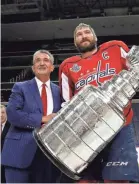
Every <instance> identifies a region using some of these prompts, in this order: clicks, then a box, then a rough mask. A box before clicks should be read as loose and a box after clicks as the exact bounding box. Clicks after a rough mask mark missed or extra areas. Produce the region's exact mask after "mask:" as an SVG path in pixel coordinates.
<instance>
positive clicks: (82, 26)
mask: <svg viewBox="0 0 139 184" xmlns="http://www.w3.org/2000/svg"><path fill="white" fill-rule="evenodd" d="M86 27H87V28H89V29H90V30H91V31H92V33H93V35H94V37H95V40H96V41H97V36H96V33H95V31H94V29H93V28H92V27H91V26H90V25H89V24H84V23H80V24H79V25H78V26H77V27H76V28H75V30H74V42H75V38H76V33H77V31H78V30H79V29H82V28H86Z"/></svg>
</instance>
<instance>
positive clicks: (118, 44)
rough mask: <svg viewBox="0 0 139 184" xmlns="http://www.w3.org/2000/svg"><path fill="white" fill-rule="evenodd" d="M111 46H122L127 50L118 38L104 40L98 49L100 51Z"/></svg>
mask: <svg viewBox="0 0 139 184" xmlns="http://www.w3.org/2000/svg"><path fill="white" fill-rule="evenodd" d="M113 46H118V47H122V48H123V49H124V50H125V51H126V52H128V51H129V48H128V46H127V45H126V44H125V43H124V42H123V41H119V40H111V41H108V42H105V43H103V44H102V45H100V47H99V49H100V51H102V50H105V49H107V48H109V47H113Z"/></svg>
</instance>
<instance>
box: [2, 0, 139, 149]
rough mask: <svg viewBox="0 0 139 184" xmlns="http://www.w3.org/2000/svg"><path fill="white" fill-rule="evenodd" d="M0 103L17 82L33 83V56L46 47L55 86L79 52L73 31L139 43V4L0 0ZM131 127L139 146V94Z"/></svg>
mask: <svg viewBox="0 0 139 184" xmlns="http://www.w3.org/2000/svg"><path fill="white" fill-rule="evenodd" d="M1 22H2V24H1V31H2V35H1V38H2V42H1V46H2V47H1V54H2V55H1V101H2V103H3V104H7V102H8V98H9V96H10V94H11V88H12V86H13V84H14V83H15V82H18V81H24V80H28V79H31V78H32V77H33V73H32V71H31V64H32V54H33V53H34V52H35V51H36V50H38V49H41V48H43V49H47V50H49V51H51V52H52V54H54V57H55V71H54V72H53V74H52V76H51V80H52V81H54V82H55V83H58V68H59V64H60V63H61V62H62V61H63V60H64V59H65V58H67V57H69V56H72V55H75V54H78V52H77V50H76V49H75V47H74V45H73V30H74V29H75V27H76V26H77V25H78V24H79V23H81V22H83V23H87V24H90V25H91V26H93V28H94V29H95V31H96V34H97V36H98V44H101V43H103V42H105V41H109V40H116V39H117V40H122V41H124V42H125V43H126V44H127V45H128V46H129V47H131V46H132V45H139V0H2V1H1ZM133 109H134V118H133V122H134V128H135V134H136V143H137V145H138V146H139V92H137V94H136V96H135V97H134V99H133Z"/></svg>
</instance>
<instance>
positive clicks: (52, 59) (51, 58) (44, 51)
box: [33, 49, 54, 64]
mask: <svg viewBox="0 0 139 184" xmlns="http://www.w3.org/2000/svg"><path fill="white" fill-rule="evenodd" d="M38 53H45V54H47V55H48V56H49V57H50V61H51V62H52V64H54V56H53V55H52V54H51V53H50V52H49V51H48V50H44V49H41V50H37V51H36V52H35V53H34V54H33V64H34V58H35V56H36V55H37V54H38Z"/></svg>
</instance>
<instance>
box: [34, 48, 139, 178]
mask: <svg viewBox="0 0 139 184" xmlns="http://www.w3.org/2000/svg"><path fill="white" fill-rule="evenodd" d="M127 61H128V65H129V70H122V71H121V72H120V73H119V74H117V75H115V76H114V77H113V78H112V79H111V80H110V81H107V82H105V83H103V85H102V86H101V87H94V86H91V85H87V86H85V87H84V88H83V89H82V90H81V91H80V92H79V93H78V94H76V95H75V96H74V97H73V98H72V99H71V101H70V102H69V103H67V104H66V105H65V106H64V107H63V108H62V109H61V110H60V111H59V112H58V113H57V115H56V116H55V117H54V118H53V119H52V120H51V121H50V122H49V123H48V124H46V125H45V126H43V127H42V128H40V129H35V131H34V137H35V140H36V142H37V144H38V145H39V147H40V148H41V149H42V151H43V152H44V154H45V155H46V156H47V157H48V158H49V159H50V160H51V161H52V162H53V163H54V164H55V165H56V166H57V167H58V168H59V169H60V170H61V171H62V172H63V173H65V174H66V175H67V176H69V177H70V178H73V179H75V180H78V179H80V175H81V173H82V171H83V170H84V169H86V168H87V167H88V165H89V164H90V163H91V162H92V161H93V159H94V158H95V157H96V156H97V155H98V154H99V153H100V152H101V151H102V150H103V149H104V147H105V146H106V145H107V144H108V143H109V142H110V141H111V140H112V139H113V138H114V137H115V135H116V134H117V133H118V132H119V131H120V130H121V128H122V127H123V125H124V123H125V119H124V115H123V109H124V108H125V107H126V106H128V104H129V102H130V100H131V99H132V98H133V96H134V95H135V94H136V91H137V89H138V88H139V47H138V46H133V47H132V48H131V50H130V51H129V53H128V54H127Z"/></svg>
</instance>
